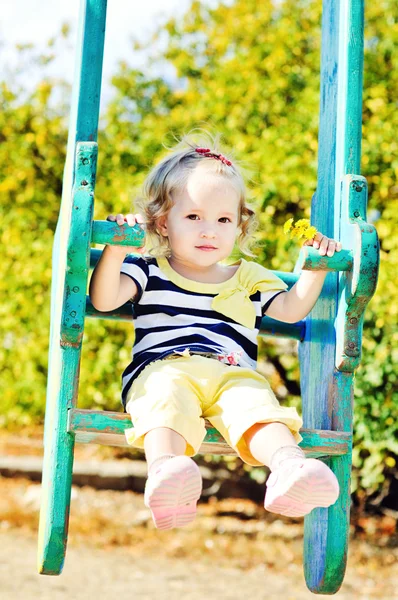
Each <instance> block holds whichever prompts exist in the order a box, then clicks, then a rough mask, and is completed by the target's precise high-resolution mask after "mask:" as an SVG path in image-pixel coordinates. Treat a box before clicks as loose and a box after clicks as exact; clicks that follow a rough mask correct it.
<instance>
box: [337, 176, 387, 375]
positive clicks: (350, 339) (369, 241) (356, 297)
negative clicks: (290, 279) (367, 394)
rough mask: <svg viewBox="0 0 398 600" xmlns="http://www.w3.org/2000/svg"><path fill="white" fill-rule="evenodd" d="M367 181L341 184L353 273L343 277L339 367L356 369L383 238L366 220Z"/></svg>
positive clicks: (344, 236) (348, 180)
mask: <svg viewBox="0 0 398 600" xmlns="http://www.w3.org/2000/svg"><path fill="white" fill-rule="evenodd" d="M366 206H367V183H366V179H365V178H364V177H361V176H359V175H346V176H345V177H344V178H343V181H342V186H341V210H342V225H341V240H342V242H343V243H344V244H345V246H347V247H350V246H351V247H352V248H353V250H352V252H353V254H354V265H353V270H352V272H351V273H346V274H343V275H341V276H340V278H339V282H338V285H339V294H340V301H339V305H338V312H337V317H336V326H335V327H336V368H337V369H339V371H346V372H350V373H352V372H354V370H355V369H356V368H357V367H358V366H359V363H360V360H361V347H362V328H363V319H364V313H365V308H366V305H367V304H368V302H369V300H370V299H371V297H372V296H373V294H374V292H375V290H376V285H377V278H378V271H379V240H378V237H377V232H376V229H375V227H374V226H373V225H371V224H369V223H366Z"/></svg>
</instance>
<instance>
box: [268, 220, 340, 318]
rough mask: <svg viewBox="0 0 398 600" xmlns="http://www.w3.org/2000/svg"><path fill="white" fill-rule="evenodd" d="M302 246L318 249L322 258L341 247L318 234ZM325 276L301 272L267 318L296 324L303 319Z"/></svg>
mask: <svg viewBox="0 0 398 600" xmlns="http://www.w3.org/2000/svg"><path fill="white" fill-rule="evenodd" d="M304 245H307V246H314V248H319V254H321V255H323V256H325V255H327V256H333V254H334V253H335V252H340V250H341V247H342V246H341V243H340V242H336V241H335V240H332V239H330V238H327V237H326V236H324V235H322V234H321V233H320V232H318V233H317V234H316V236H315V238H314V239H313V240H309V241H307V242H305V244H304ZM326 275H327V271H303V272H302V273H301V275H300V277H299V279H298V281H297V282H296V283H295V284H294V286H293V287H292V288H291V289H290V290H289V291H288V292H286V293H284V294H279V295H278V296H276V298H275V300H273V301H272V303H271V305H270V307H269V309H268V310H267V312H266V314H267V316H268V317H271V318H272V319H277V320H278V321H283V322H285V323H296V322H297V321H301V320H302V319H304V318H305V317H306V316H307V315H308V313H309V312H311V310H312V308H313V307H314V304H315V302H316V301H317V300H318V298H319V296H320V293H321V291H322V287H323V283H324V281H325V277H326Z"/></svg>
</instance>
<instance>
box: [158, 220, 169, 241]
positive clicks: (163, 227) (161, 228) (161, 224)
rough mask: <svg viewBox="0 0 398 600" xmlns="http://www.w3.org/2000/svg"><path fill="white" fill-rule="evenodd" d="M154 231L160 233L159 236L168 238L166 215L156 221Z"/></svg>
mask: <svg viewBox="0 0 398 600" xmlns="http://www.w3.org/2000/svg"><path fill="white" fill-rule="evenodd" d="M156 230H157V231H158V232H159V233H160V235H163V237H168V231H167V216H166V215H163V216H162V217H159V218H158V219H157V221H156Z"/></svg>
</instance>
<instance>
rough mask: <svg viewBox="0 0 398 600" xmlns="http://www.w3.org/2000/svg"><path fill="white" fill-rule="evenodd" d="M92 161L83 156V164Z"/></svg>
mask: <svg viewBox="0 0 398 600" xmlns="http://www.w3.org/2000/svg"><path fill="white" fill-rule="evenodd" d="M89 162H90V161H89V160H88V158H83V160H82V164H83V165H87V164H88V163H89Z"/></svg>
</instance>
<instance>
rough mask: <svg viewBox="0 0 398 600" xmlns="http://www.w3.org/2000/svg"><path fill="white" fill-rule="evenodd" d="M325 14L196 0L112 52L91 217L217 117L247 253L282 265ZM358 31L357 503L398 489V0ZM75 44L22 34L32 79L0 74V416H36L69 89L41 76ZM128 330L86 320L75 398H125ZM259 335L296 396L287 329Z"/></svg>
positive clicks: (306, 161) (124, 197) (96, 403)
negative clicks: (136, 54) (244, 220)
mask: <svg viewBox="0 0 398 600" xmlns="http://www.w3.org/2000/svg"><path fill="white" fill-rule="evenodd" d="M276 6H277V8H276ZM320 24H321V2H320V0H285V1H284V2H283V3H281V4H278V5H274V4H273V3H272V2H270V1H269V0H264V1H263V2H261V3H259V2H257V1H256V0H232V1H231V2H229V3H228V6H227V5H225V4H222V3H221V4H218V5H216V6H213V8H209V7H207V6H205V5H203V4H201V3H200V2H197V1H194V2H193V3H192V5H191V7H190V9H189V10H188V11H187V12H186V14H185V15H183V16H181V18H178V19H171V20H168V21H167V22H166V23H165V25H164V26H163V27H162V28H161V29H159V31H158V32H157V33H155V34H154V35H153V37H151V38H148V39H147V41H146V42H144V43H142V42H140V43H138V42H137V44H136V45H137V48H138V47H140V48H141V49H145V50H146V52H147V56H148V59H147V64H146V66H145V68H143V69H142V70H137V69H136V68H132V67H131V66H129V65H128V64H126V63H120V64H119V66H118V68H117V72H116V73H115V74H114V77H113V79H112V86H113V87H112V89H113V94H112V98H111V99H110V101H109V102H108V103H107V105H106V106H105V107H103V110H102V115H101V122H100V133H99V164H98V177H97V187H96V212H95V218H97V219H103V218H105V216H106V215H107V214H108V213H111V212H114V211H115V210H121V211H124V212H127V211H128V210H130V209H131V208H132V207H133V201H134V197H135V195H136V194H137V192H138V191H139V187H140V185H141V183H142V181H143V178H144V177H145V174H146V172H147V170H148V168H150V167H151V166H152V165H153V163H154V162H155V161H156V160H158V159H159V157H160V156H161V155H162V152H164V146H165V145H167V146H170V145H173V144H174V142H175V139H174V138H175V136H178V135H181V134H183V133H186V132H188V131H189V130H190V129H192V128H195V127H204V128H206V129H208V130H209V131H218V132H220V133H221V134H222V135H223V139H224V142H225V145H226V147H227V148H228V147H229V148H231V149H232V150H233V152H234V155H235V157H236V158H237V159H238V160H239V161H240V162H241V164H242V166H243V167H245V168H247V170H248V173H249V178H248V179H249V180H248V187H249V196H250V199H251V200H252V202H253V204H254V205H255V206H256V208H257V210H258V214H259V219H260V222H261V230H260V232H259V234H258V249H257V255H258V260H259V261H261V262H263V263H264V264H266V265H267V266H268V267H269V268H271V269H280V270H283V271H289V270H292V269H293V266H294V263H295V260H296V257H297V252H298V247H297V244H296V243H294V242H292V241H291V240H288V239H287V238H286V237H285V236H283V234H282V226H283V223H284V222H285V221H286V220H287V219H288V218H290V217H297V218H299V217H309V211H310V200H311V196H312V194H313V192H314V191H315V187H316V170H317V145H318V143H317V135H318V112H319V69H320ZM365 38H366V41H365V75H364V95H363V147H362V148H363V158H362V174H363V175H364V176H366V177H367V180H368V183H369V220H371V221H374V222H375V224H376V227H377V230H378V233H379V236H380V242H381V270H380V278H379V284H378V288H377V292H376V295H375V297H374V298H373V300H372V301H371V303H370V305H369V306H368V308H367V311H366V322H365V328H364V337H363V358H362V363H361V366H360V368H359V369H358V371H357V374H356V379H355V424H354V427H355V429H354V440H355V450H354V473H353V475H354V476H353V492H354V494H355V496H354V497H355V499H356V501H357V502H358V503H359V504H360V505H365V504H366V505H367V506H373V507H378V506H380V505H381V504H383V503H384V505H385V506H386V507H387V509H388V508H389V507H391V508H392V507H393V505H394V504H393V503H394V498H395V501H396V498H397V496H398V489H397V488H398V475H397V473H398V470H397V464H396V461H397V458H398V424H397V423H398V391H397V372H396V365H397V362H398V331H397V327H396V323H397V312H398V304H397V297H398V279H397V276H396V273H397V267H398V253H397V244H398V238H397V235H396V231H397V227H398V211H397V209H396V208H394V204H395V203H396V199H397V197H398V183H397V174H398V153H397V149H398V142H397V137H396V132H397V130H398V112H397V98H398V57H397V42H398V6H397V3H396V1H395V0H380V2H378V3H371V2H368V3H367V7H366V24H365ZM70 46H71V42H70V34H69V31H68V27H64V28H63V30H62V34H61V35H60V36H58V38H57V39H56V40H54V39H52V40H49V43H48V52H47V53H44V54H43V53H42V52H39V51H37V50H36V49H35V48H34V47H32V46H30V45H29V46H22V47H20V50H19V53H20V65H19V69H18V75H20V74H21V73H25V75H26V76H28V74H29V69H31V68H32V65H35V66H36V67H39V68H40V69H41V72H42V78H41V80H40V81H39V82H38V84H37V85H36V86H35V89H34V90H33V91H30V92H27V91H26V89H24V87H23V86H22V85H21V84H20V78H18V77H16V76H15V77H13V76H11V75H10V76H7V78H6V80H3V81H1V82H0V104H1V107H2V110H1V112H0V141H1V144H0V193H1V208H0V210H1V224H0V228H1V230H0V231H1V242H2V259H1V267H2V278H1V282H0V286H1V287H0V289H1V309H0V310H1V344H0V365H1V390H0V391H1V404H0V425H1V427H3V428H21V427H23V426H27V425H32V424H42V423H43V420H44V409H45V394H46V389H45V388H46V374H47V360H48V357H47V353H48V332H49V301H50V283H51V248H52V241H53V235H54V230H55V227H56V222H57V217H58V211H59V205H60V198H61V187H62V173H63V166H64V160H65V150H66V137H67V127H68V113H69V98H70V90H69V86H68V84H67V83H66V82H64V81H60V80H59V79H54V78H53V77H51V76H50V75H49V74H48V67H49V65H51V62H52V61H53V60H54V58H55V57H56V56H57V54H59V53H62V52H65V51H68V52H69V51H70ZM159 73H164V76H162V75H159ZM170 73H173V77H171V76H170ZM152 74H153V76H152ZM132 339H133V332H132V328H131V326H130V325H129V324H125V323H124V324H123V323H112V322H105V321H99V320H95V321H90V320H89V321H88V322H87V323H86V329H85V336H84V344H83V357H82V370H81V378H80V395H79V406H81V407H92V408H103V409H111V410H119V409H120V399H119V398H120V375H121V372H122V370H123V368H124V366H125V365H126V363H127V362H128V360H129V357H130V348H131V343H132ZM260 348H261V363H260V366H261V365H264V364H267V365H268V367H267V369H268V371H269V375H270V377H271V383H272V385H273V387H274V389H275V390H276V392H277V394H278V396H279V397H280V398H281V399H283V400H284V401H285V402H286V403H290V404H295V405H298V403H299V381H298V374H299V371H298V361H297V349H296V345H295V344H293V343H291V342H283V341H280V340H277V339H273V338H266V339H265V340H262V341H261V344H260Z"/></svg>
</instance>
